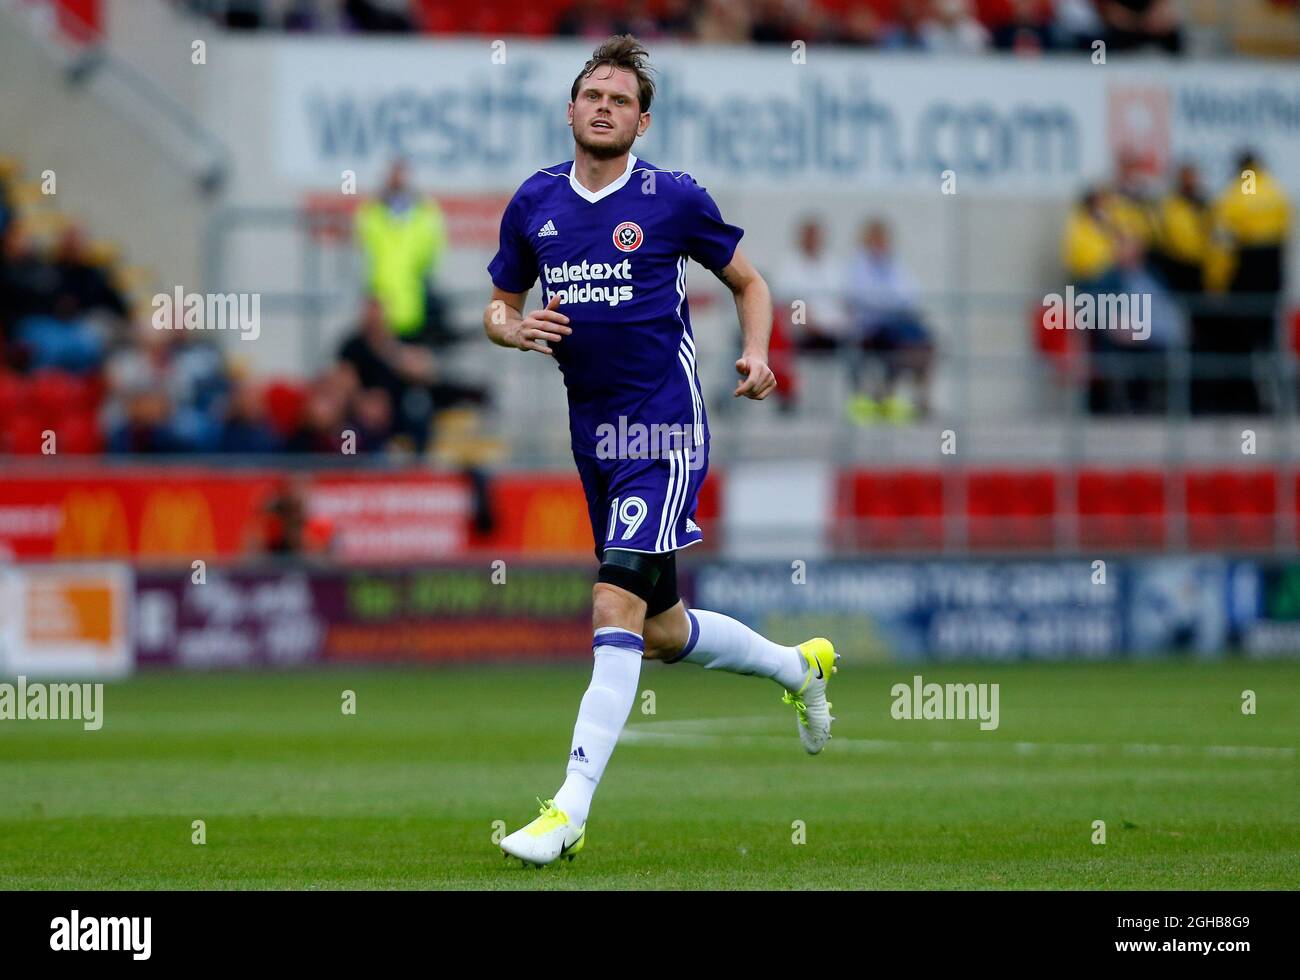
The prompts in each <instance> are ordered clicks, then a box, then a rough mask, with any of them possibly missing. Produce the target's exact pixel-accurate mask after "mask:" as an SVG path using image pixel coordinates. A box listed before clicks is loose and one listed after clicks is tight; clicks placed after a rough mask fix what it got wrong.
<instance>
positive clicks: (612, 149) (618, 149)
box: [573, 128, 636, 160]
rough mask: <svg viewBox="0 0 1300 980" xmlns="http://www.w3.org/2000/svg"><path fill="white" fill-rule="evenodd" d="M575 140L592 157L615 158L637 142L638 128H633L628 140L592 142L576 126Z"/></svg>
mask: <svg viewBox="0 0 1300 980" xmlns="http://www.w3.org/2000/svg"><path fill="white" fill-rule="evenodd" d="M573 141H574V142H575V143H577V144H578V146H580V147H581V148H582V150H583V151H584V152H585V153H586V154H587V155H588V156H590V157H594V158H595V159H597V160H613V159H616V158H617V157H621V156H622V155H623V154H625V153H627V152H628V151H629V150H631V149H632V144H633V143H634V142H636V130H632V132H631V133H629V134H628V137H627V139H626V140H619V141H618V142H617V143H592V142H590V141H588V140H587V139H586V137H584V136H583V135H582V134H581V133H579V132H578V130H577V129H576V128H575V129H574V130H573Z"/></svg>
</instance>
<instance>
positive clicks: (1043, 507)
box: [966, 470, 1056, 550]
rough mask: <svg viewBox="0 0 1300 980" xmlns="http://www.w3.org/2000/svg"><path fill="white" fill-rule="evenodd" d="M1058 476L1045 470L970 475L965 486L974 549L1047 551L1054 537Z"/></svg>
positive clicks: (969, 536)
mask: <svg viewBox="0 0 1300 980" xmlns="http://www.w3.org/2000/svg"><path fill="white" fill-rule="evenodd" d="M1055 513H1056V475H1055V474H1054V473H1051V472H1049V471H1046V470H1030V471H1025V472H1015V471H1003V470H989V471H984V472H975V473H971V474H969V476H968V479H967V484H966V515H967V520H968V524H967V528H968V541H969V544H970V546H971V547H972V548H988V549H997V550H1017V549H1021V548H1045V547H1049V546H1050V545H1051V544H1052V541H1053V537H1054V528H1053V523H1054V522H1053V517H1054V515H1055Z"/></svg>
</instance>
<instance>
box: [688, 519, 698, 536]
mask: <svg viewBox="0 0 1300 980" xmlns="http://www.w3.org/2000/svg"><path fill="white" fill-rule="evenodd" d="M699 529H700V526H699V525H698V524H696V523H695V522H694V521H693V520H691V519H690V518H689V517H688V518H686V533H687V534H690V533H692V532H694V531H698V530H699Z"/></svg>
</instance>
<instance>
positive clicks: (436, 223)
mask: <svg viewBox="0 0 1300 980" xmlns="http://www.w3.org/2000/svg"><path fill="white" fill-rule="evenodd" d="M356 227H357V238H358V240H359V242H360V244H361V250H362V253H363V255H364V257H365V264H366V281H367V283H368V287H369V290H370V295H372V296H374V297H375V298H377V299H378V300H379V302H380V305H381V306H382V307H383V310H384V318H385V321H386V322H387V324H388V327H389V329H390V330H392V331H393V333H395V334H396V335H397V336H399V337H401V338H402V339H404V340H411V341H419V340H423V339H424V338H425V332H426V330H431V329H433V328H435V327H436V326H437V325H435V324H433V323H431V321H430V315H429V314H430V311H431V308H433V307H434V306H435V305H438V304H436V303H435V301H434V297H433V294H432V290H431V288H430V285H429V277H430V275H432V274H433V273H435V272H436V270H437V267H438V265H439V263H440V262H441V261H442V256H443V255H444V254H445V253H446V251H447V231H446V225H445V222H444V220H443V216H442V209H441V208H439V207H438V204H437V202H436V201H433V200H425V199H422V198H421V197H420V196H419V195H418V194H417V193H416V192H415V191H414V190H413V189H412V188H411V186H410V182H409V178H408V175H407V168H406V163H405V162H404V161H401V160H398V161H397V162H395V163H394V164H393V166H392V169H391V170H390V171H389V173H388V180H387V181H386V183H385V184H384V190H383V193H382V194H381V195H380V196H379V197H378V198H377V199H375V200H373V201H370V202H368V203H366V204H364V205H362V206H361V208H360V209H359V210H358V212H357V219H356Z"/></svg>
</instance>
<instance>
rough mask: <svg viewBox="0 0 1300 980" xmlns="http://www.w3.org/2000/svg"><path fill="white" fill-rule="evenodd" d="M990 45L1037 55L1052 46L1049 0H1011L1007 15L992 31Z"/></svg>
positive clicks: (1015, 52)
mask: <svg viewBox="0 0 1300 980" xmlns="http://www.w3.org/2000/svg"><path fill="white" fill-rule="evenodd" d="M993 47H995V48H996V49H997V50H999V51H1010V52H1011V53H1012V54H1018V55H1029V56H1033V55H1039V54H1042V53H1043V52H1044V51H1048V50H1051V48H1052V47H1053V27H1052V5H1051V3H1050V0H1048V2H1044V0H1011V16H1010V18H1008V19H1007V20H1006V21H1004V22H1003V23H1001V24H999V25H998V26H997V27H996V28H994V30H993Z"/></svg>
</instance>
